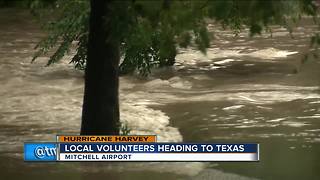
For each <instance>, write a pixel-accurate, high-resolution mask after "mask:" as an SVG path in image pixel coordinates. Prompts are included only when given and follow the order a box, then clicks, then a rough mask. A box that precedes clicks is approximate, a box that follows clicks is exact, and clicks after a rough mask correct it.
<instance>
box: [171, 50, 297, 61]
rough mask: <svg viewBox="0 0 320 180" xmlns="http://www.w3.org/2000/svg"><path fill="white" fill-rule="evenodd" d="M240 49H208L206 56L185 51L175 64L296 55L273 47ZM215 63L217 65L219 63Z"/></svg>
mask: <svg viewBox="0 0 320 180" xmlns="http://www.w3.org/2000/svg"><path fill="white" fill-rule="evenodd" d="M248 48H249V47H248ZM241 49H243V48H241ZM241 49H239V48H238V49H221V48H209V49H207V53H206V55H204V54H203V53H201V52H200V51H196V50H187V51H183V52H182V53H180V54H178V55H177V56H176V62H177V63H179V64H184V65H195V64H197V63H203V62H212V61H213V60H214V59H221V58H226V60H221V61H220V63H221V64H224V63H230V62H232V61H235V60H234V59H230V57H233V58H241V57H253V58H257V59H265V60H273V59H279V58H286V57H288V56H290V55H294V54H297V53H298V52H297V51H287V50H280V49H276V48H273V47H270V48H265V49H259V50H253V51H251V52H243V50H241ZM216 63H219V61H218V62H216Z"/></svg>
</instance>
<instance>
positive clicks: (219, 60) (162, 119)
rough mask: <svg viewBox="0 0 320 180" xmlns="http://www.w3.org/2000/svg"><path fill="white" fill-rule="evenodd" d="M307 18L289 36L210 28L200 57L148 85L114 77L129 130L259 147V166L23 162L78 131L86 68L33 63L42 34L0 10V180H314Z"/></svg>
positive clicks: (318, 76) (318, 134) (317, 113)
mask: <svg viewBox="0 0 320 180" xmlns="http://www.w3.org/2000/svg"><path fill="white" fill-rule="evenodd" d="M308 21H309V20H308V19H307V20H304V22H303V23H301V24H300V26H299V27H297V28H295V29H294V32H293V37H294V38H291V36H290V34H288V33H287V31H286V30H285V29H284V28H281V27H278V26H274V27H273V35H272V37H270V35H269V34H263V35H262V36H258V37H253V38H249V37H248V35H247V33H246V32H244V33H241V34H239V36H238V37H234V36H233V33H232V32H231V31H222V30H221V29H219V28H218V29H214V28H213V27H211V26H210V29H211V31H214V34H215V36H216V37H215V40H214V41H213V42H212V46H211V47H210V48H209V49H208V52H207V55H203V54H201V53H200V52H198V51H197V50H195V49H193V48H189V49H181V50H180V54H179V55H178V56H177V63H176V65H175V66H174V67H172V68H167V69H160V70H154V72H153V73H152V74H151V76H150V77H148V78H147V79H141V78H137V77H135V76H131V77H129V76H124V77H121V78H120V81H121V82H120V83H121V85H120V86H121V88H120V94H121V96H120V99H121V102H122V103H121V119H122V120H123V121H124V122H126V123H128V125H129V127H130V128H131V129H132V131H131V133H132V134H157V135H158V136H159V140H160V141H170V142H172V141H184V142H232V143H233V142H234V143H237V142H258V143H260V144H261V145H260V159H261V160H260V162H223V163H221V162H213V163H197V162H195V163H187V162H186V163H106V162H100V163H74V162H73V163H66V162H63V163H61V162H54V163H27V162H24V161H23V142H26V141H54V140H55V135H56V134H78V133H79V128H80V116H81V105H82V95H83V72H81V71H77V70H75V69H73V66H72V65H70V64H68V62H69V61H70V57H71V55H67V56H66V57H65V58H64V59H63V61H61V62H60V63H57V64H54V65H52V66H50V67H44V65H45V64H46V60H47V57H41V58H39V59H38V60H37V61H36V62H35V63H33V64H31V63H30V61H31V58H32V55H33V53H34V46H35V45H36V43H37V42H38V41H39V40H40V38H41V37H43V36H44V34H45V33H44V32H43V31H41V30H40V26H39V25H38V23H37V22H36V21H35V20H33V19H32V17H31V15H30V14H29V13H28V12H26V11H23V10H17V9H0V71H1V75H0V97H1V100H0V173H1V177H4V179H22V178H24V179H40V178H45V179H57V178H59V179H130V180H134V179H150V178H152V179H154V180H157V179H159V180H160V179H167V180H169V179H237V180H238V179H240V180H241V179H319V177H320V171H319V169H320V163H319V162H320V91H319V85H320V64H319V62H320V61H318V60H317V59H314V58H310V59H309V60H308V61H307V62H306V63H301V59H302V57H303V56H304V54H305V53H307V52H309V50H310V49H309V39H310V36H311V35H312V33H313V32H315V29H316V27H315V26H314V25H312V24H311V23H309V22H308Z"/></svg>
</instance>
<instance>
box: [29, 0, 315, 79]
mask: <svg viewBox="0 0 320 180" xmlns="http://www.w3.org/2000/svg"><path fill="white" fill-rule="evenodd" d="M41 2H42V1H40V0H34V1H33V3H31V6H32V9H33V10H37V11H35V12H39V10H41V9H43V8H45V7H46V6H45V5H43V3H41ZM48 4H51V9H53V10H52V12H54V14H55V16H54V17H53V18H52V20H50V21H48V22H47V23H46V24H45V26H44V27H45V29H46V30H47V31H48V36H47V37H46V38H45V39H44V40H42V41H41V42H40V43H39V44H38V46H37V47H36V48H37V49H38V51H37V53H36V54H35V56H34V58H33V60H35V59H36V58H37V57H39V56H42V55H44V54H47V53H49V54H51V57H50V60H49V61H48V65H50V64H52V63H55V62H57V61H59V60H60V59H61V58H62V57H63V56H64V55H65V54H66V53H68V52H69V51H70V49H71V47H72V45H73V43H76V47H77V50H76V53H75V55H74V56H73V58H72V60H71V62H72V63H74V64H75V67H76V68H79V69H83V68H84V67H85V62H86V58H87V56H86V54H87V52H86V51H87V49H86V44H87V41H88V23H89V2H88V0H68V1H64V0H55V1H51V2H50V3H47V5H48ZM112 7H113V8H112V11H113V12H112V14H114V17H113V18H112V19H113V26H112V27H113V33H114V35H113V36H114V38H117V40H119V41H120V42H121V47H120V48H121V53H122V57H123V61H122V63H121V65H120V70H121V71H122V72H124V73H129V72H133V71H135V70H138V72H139V73H140V74H141V75H147V74H148V73H149V72H150V69H151V68H152V67H158V66H167V65H173V64H174V59H175V56H176V54H177V49H178V48H179V47H181V48H185V47H188V46H189V45H195V46H197V47H198V49H199V50H200V51H201V52H203V53H206V48H208V47H209V45H210V40H211V39H210V36H209V33H208V29H207V24H208V22H212V21H213V22H214V23H216V24H222V25H223V27H225V28H231V29H233V30H234V32H235V34H238V33H239V32H240V31H241V30H242V29H244V28H246V27H248V28H249V29H250V35H251V36H253V35H256V34H260V33H261V32H262V31H264V30H265V31H267V32H271V29H270V28H269V26H270V25H273V24H279V25H282V26H284V27H286V28H287V29H288V31H289V32H291V31H292V25H294V23H296V22H297V21H299V20H300V19H301V17H302V16H304V15H307V16H313V17H314V19H315V23H317V24H318V22H317V13H316V12H317V7H316V4H314V3H313V1H311V0H269V1H265V0H212V1H211V0H206V1H204V0H201V1H200V0H189V1H183V0H171V1H170V0H149V1H146V0H123V1H114V2H113V6H112ZM52 12H50V13H52ZM39 14H42V13H39ZM317 37H320V36H319V35H318V36H315V37H314V38H317ZM318 39H319V38H318ZM313 41H314V42H318V41H319V40H313ZM319 42H320V41H319Z"/></svg>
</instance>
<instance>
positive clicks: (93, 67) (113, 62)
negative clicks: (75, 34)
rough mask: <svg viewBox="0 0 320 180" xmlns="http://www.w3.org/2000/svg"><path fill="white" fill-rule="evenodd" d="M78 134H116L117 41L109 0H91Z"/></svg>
mask: <svg viewBox="0 0 320 180" xmlns="http://www.w3.org/2000/svg"><path fill="white" fill-rule="evenodd" d="M90 4H91V13H90V24H89V26H90V27H89V40H88V59H87V64H86V69H85V90H84V99H83V109H82V124H81V135H117V134H119V99H118V88H119V78H118V66H119V60H120V53H119V43H118V42H117V41H116V40H115V38H113V37H112V33H111V32H112V25H111V23H110V22H111V18H112V17H113V16H112V13H111V12H110V9H111V2H110V1H105V0H91V2H90Z"/></svg>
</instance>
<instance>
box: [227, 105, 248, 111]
mask: <svg viewBox="0 0 320 180" xmlns="http://www.w3.org/2000/svg"><path fill="white" fill-rule="evenodd" d="M242 107H244V105H234V106H229V107H225V108H222V110H225V111H228V110H236V109H240V108H242Z"/></svg>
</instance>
